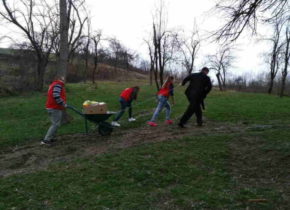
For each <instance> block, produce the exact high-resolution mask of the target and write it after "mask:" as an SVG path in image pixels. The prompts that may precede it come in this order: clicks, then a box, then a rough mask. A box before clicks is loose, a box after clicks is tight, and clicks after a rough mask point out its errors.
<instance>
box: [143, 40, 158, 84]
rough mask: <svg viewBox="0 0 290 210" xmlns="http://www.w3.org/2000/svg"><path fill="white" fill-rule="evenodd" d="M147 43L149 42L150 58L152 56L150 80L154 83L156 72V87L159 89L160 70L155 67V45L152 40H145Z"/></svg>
mask: <svg viewBox="0 0 290 210" xmlns="http://www.w3.org/2000/svg"><path fill="white" fill-rule="evenodd" d="M145 42H146V44H147V47H148V54H149V58H150V77H149V80H150V85H152V84H153V73H154V79H155V80H154V81H155V84H156V87H157V89H159V83H158V72H157V69H156V68H155V63H156V61H155V59H156V57H155V51H154V49H153V48H154V47H153V46H152V42H150V41H148V40H145Z"/></svg>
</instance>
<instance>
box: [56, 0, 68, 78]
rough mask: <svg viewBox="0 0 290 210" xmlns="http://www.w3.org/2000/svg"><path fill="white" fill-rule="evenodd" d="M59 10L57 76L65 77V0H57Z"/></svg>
mask: <svg viewBox="0 0 290 210" xmlns="http://www.w3.org/2000/svg"><path fill="white" fill-rule="evenodd" d="M59 10H60V49H59V53H60V55H59V69H58V76H60V77H66V75H67V61H68V18H67V0H59Z"/></svg>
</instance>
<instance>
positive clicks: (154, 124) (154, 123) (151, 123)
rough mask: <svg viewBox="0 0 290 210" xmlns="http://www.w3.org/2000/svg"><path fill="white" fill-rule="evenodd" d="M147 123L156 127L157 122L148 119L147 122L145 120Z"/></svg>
mask: <svg viewBox="0 0 290 210" xmlns="http://www.w3.org/2000/svg"><path fill="white" fill-rule="evenodd" d="M147 125H150V126H151V127H156V126H157V123H156V122H151V121H149V122H147Z"/></svg>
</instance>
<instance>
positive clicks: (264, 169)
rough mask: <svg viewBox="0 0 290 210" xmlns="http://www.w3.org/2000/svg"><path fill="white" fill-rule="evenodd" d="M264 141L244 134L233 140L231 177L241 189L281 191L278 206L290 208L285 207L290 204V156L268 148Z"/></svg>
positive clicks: (231, 147)
mask: <svg viewBox="0 0 290 210" xmlns="http://www.w3.org/2000/svg"><path fill="white" fill-rule="evenodd" d="M265 144H266V142H265V140H263V139H262V138H260V137H243V136H241V137H240V138H239V139H236V140H233V141H232V142H231V143H230V151H231V159H230V161H229V167H230V171H231V173H232V177H233V178H234V180H235V182H236V184H237V189H238V191H239V190H241V189H251V188H252V189H253V188H256V189H261V188H267V189H271V190H275V191H276V192H278V193H279V194H280V195H281V198H280V200H281V202H280V203H279V204H277V207H278V206H279V208H277V209H287V208H284V207H289V206H290V181H289V180H290V156H289V155H284V154H281V153H278V152H277V151H274V150H266V149H265V147H264V146H265ZM253 199H257V198H253ZM259 199H261V198H259ZM280 207H281V208H280Z"/></svg>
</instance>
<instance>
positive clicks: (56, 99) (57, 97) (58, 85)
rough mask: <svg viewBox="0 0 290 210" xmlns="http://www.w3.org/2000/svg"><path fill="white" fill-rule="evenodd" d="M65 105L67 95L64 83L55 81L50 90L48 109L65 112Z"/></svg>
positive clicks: (47, 102) (48, 93)
mask: <svg viewBox="0 0 290 210" xmlns="http://www.w3.org/2000/svg"><path fill="white" fill-rule="evenodd" d="M65 104H66V93H65V88H64V83H63V82H62V81H61V80H55V81H54V82H53V83H51V84H50V86H49V88H48V92H47V101H46V108H47V109H59V110H63V109H64V108H65V107H64V106H65Z"/></svg>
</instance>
